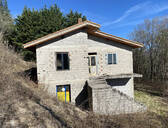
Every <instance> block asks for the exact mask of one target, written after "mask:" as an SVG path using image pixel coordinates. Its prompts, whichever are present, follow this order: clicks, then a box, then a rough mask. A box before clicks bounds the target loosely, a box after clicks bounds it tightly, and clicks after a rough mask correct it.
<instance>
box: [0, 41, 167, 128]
mask: <svg viewBox="0 0 168 128" xmlns="http://www.w3.org/2000/svg"><path fill="white" fill-rule="evenodd" d="M34 65H35V64H34V63H30V62H29V63H28V62H25V61H23V60H22V59H21V57H20V56H19V55H17V54H16V53H14V52H13V51H12V50H9V49H8V48H7V47H5V46H4V45H3V44H2V43H0V127H2V128H6V127H19V128H22V127H23V128H26V127H27V128H28V127H30V128H38V127H39V128H52V127H55V128H57V127H59V128H62V127H74V128H75V127H77V128H81V127H82V128H89V127H95V128H102V127H103V128H105V127H107V128H120V127H124V128H141V127H143V128H148V127H162V126H163V127H165V126H166V124H165V120H160V118H159V117H158V116H157V114H156V113H153V111H152V112H150V111H149V112H147V113H143V114H132V115H116V116H103V115H102V116H101V115H96V114H93V113H92V112H87V111H82V110H80V109H79V108H77V107H75V106H74V105H71V104H66V103H63V102H59V101H57V100H56V98H55V97H50V96H48V95H47V93H46V92H44V91H43V90H41V89H40V88H38V86H37V85H36V84H35V83H34V82H32V81H31V80H29V79H28V77H26V76H25V75H24V73H23V72H24V71H25V70H28V69H30V68H31V67H33V66H34ZM136 93H137V92H136ZM138 94H139V95H137V97H139V99H141V100H142V98H141V97H142V95H140V94H141V93H138ZM144 95H147V94H145V93H144V94H143V96H144ZM167 107H168V104H167ZM149 119H151V120H150V122H149V121H148V120H149Z"/></svg>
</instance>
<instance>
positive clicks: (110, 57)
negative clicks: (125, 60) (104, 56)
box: [108, 53, 117, 64]
mask: <svg viewBox="0 0 168 128" xmlns="http://www.w3.org/2000/svg"><path fill="white" fill-rule="evenodd" d="M108 64H117V55H116V53H113V54H108Z"/></svg>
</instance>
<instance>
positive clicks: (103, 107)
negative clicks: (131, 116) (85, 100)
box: [92, 87, 147, 115]
mask: <svg viewBox="0 0 168 128" xmlns="http://www.w3.org/2000/svg"><path fill="white" fill-rule="evenodd" d="M92 107H93V108H92V110H93V112H95V113H99V114H106V115H107V114H126V113H135V112H144V111H146V109H147V108H146V107H145V106H144V105H143V104H141V103H139V102H136V101H135V100H134V99H133V98H130V97H129V96H127V95H126V94H124V93H122V92H120V91H118V90H117V89H114V88H112V87H107V88H92Z"/></svg>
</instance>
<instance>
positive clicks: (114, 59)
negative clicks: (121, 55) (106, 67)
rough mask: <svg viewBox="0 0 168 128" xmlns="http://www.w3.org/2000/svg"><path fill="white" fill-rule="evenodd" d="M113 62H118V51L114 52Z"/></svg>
mask: <svg viewBox="0 0 168 128" xmlns="http://www.w3.org/2000/svg"><path fill="white" fill-rule="evenodd" d="M113 64H117V56H116V53H114V54H113Z"/></svg>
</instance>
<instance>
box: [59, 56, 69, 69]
mask: <svg viewBox="0 0 168 128" xmlns="http://www.w3.org/2000/svg"><path fill="white" fill-rule="evenodd" d="M56 68H57V70H69V56H68V53H56Z"/></svg>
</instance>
